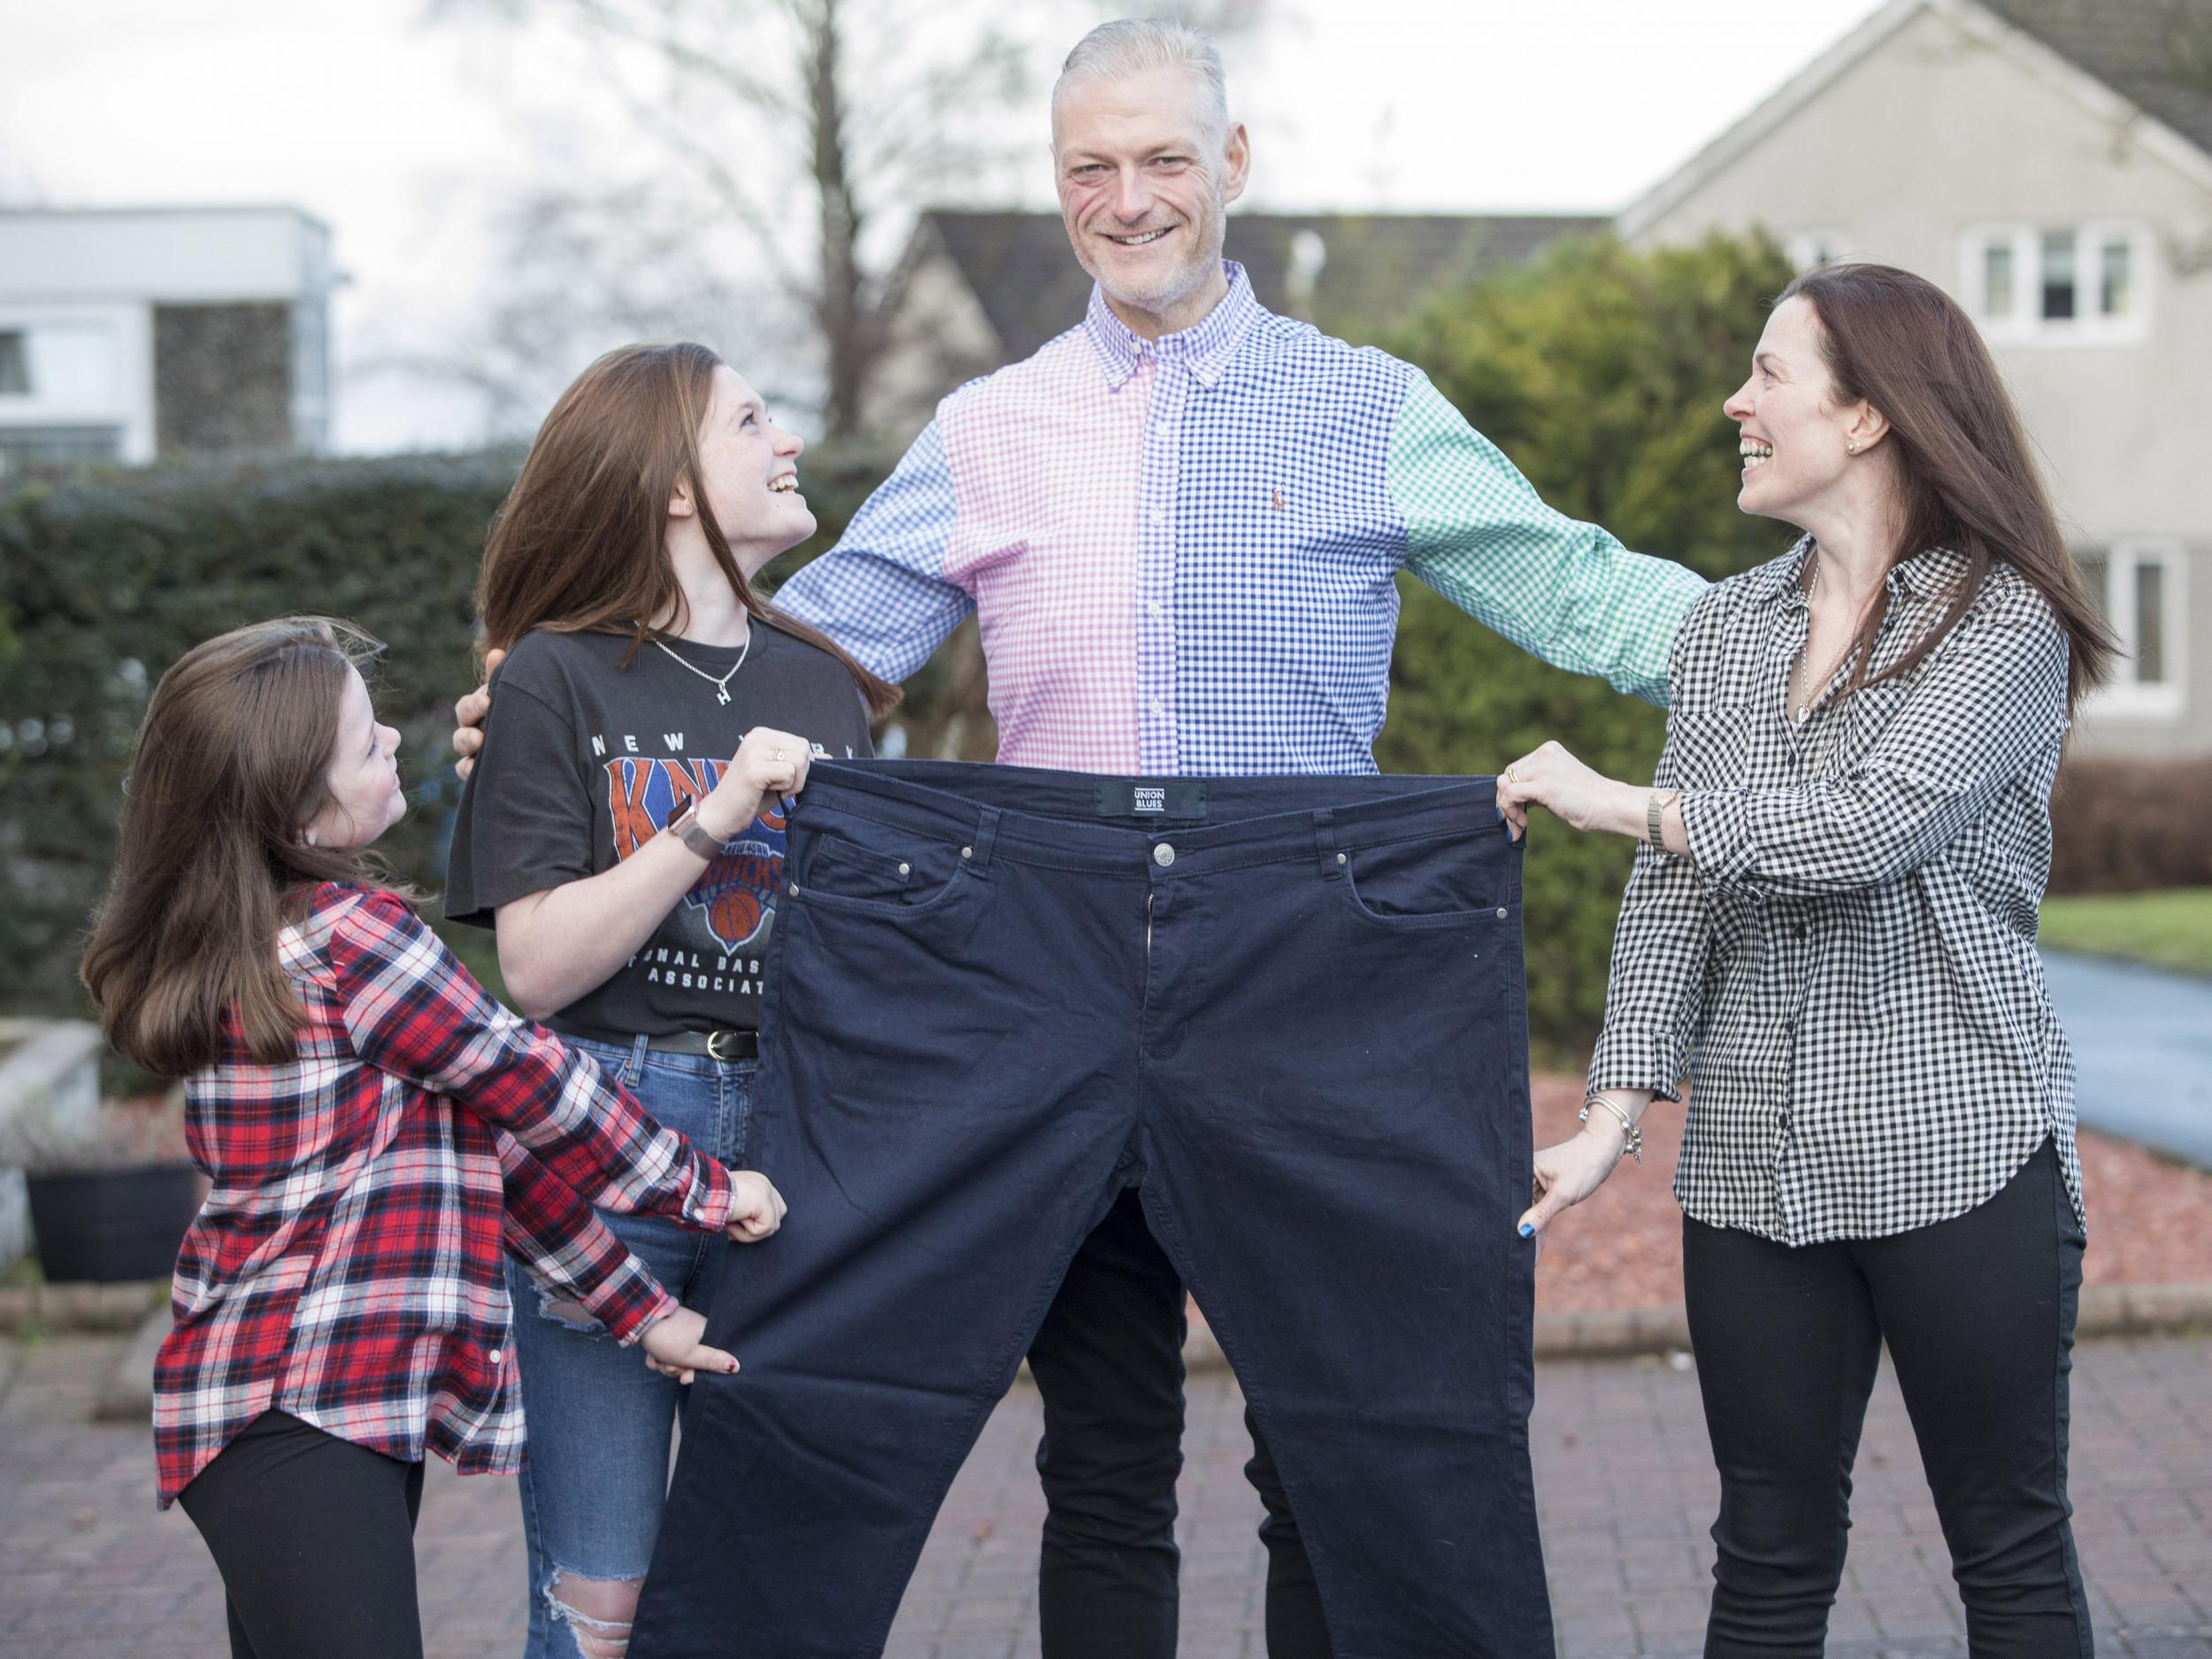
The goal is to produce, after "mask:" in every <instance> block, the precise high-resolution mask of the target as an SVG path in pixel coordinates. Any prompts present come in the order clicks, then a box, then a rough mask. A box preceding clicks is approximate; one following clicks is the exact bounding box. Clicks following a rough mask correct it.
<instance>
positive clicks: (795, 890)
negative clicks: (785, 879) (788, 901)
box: [785, 881, 799, 898]
mask: <svg viewBox="0 0 2212 1659" xmlns="http://www.w3.org/2000/svg"><path fill="white" fill-rule="evenodd" d="M785 891H786V892H787V893H789V894H790V895H792V897H794V898H796V897H797V896H798V895H799V884H798V883H797V882H795V881H794V882H793V883H792V884H791V885H790V886H789V887H787V888H786V889H785Z"/></svg>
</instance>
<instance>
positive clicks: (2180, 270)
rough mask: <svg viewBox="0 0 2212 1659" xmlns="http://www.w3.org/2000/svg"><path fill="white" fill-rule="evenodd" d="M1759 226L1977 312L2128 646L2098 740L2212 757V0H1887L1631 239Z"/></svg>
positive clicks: (1748, 121) (2093, 740) (1705, 158)
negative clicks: (1910, 280)
mask: <svg viewBox="0 0 2212 1659" xmlns="http://www.w3.org/2000/svg"><path fill="white" fill-rule="evenodd" d="M1755 225H1763V226H1764V227H1767V228H1769V229H1770V230H1772V231H1774V232H1775V233H1776V234H1778V235H1779V236H1781V237H1782V238H1783V240H1784V242H1785V243H1786V245H1787V246H1788V247H1789V248H1790V249H1791V250H1792V251H1793V254H1794V255H1795V257H1797V259H1798V261H1799V263H1800V265H1810V264H1813V263H1815V262H1817V261H1821V260H1826V259H1833V258H1838V257H1860V258H1867V259H1878V260H1882V261H1885V262H1886V263H1889V264H1892V265H1902V266H1905V267H1906V268H1908V269H1909V270H1913V271H1916V272H1918V273H1921V274H1922V275H1924V276H1926V277H1928V278H1930V279H1932V280H1935V281H1937V282H1939V283H1941V284H1942V285H1943V287H1944V288H1946V289H1947V291H1948V292H1950V293H1951V294H1952V295H1953V296H1955V297H1956V298H1957V299H1958V300H1959V301H1960V302H1961V303H1963V304H1964V305H1965V306H1966V308H1967V309H1968V311H1970V312H1971V313H1972V314H1973V315H1974V317H1975V318H1976V319H1978V321H1979V322H1980V325H1981V327H1982V329H1983V332H1984V334H1985V337H1986V338H1987V340H1988V341H1989V343H1990V345H1991V347H1992V348H1993V351H1994V353H1995V355H1996V357H1997V359H1998V362H1999V365H2000V366H2001V368H2002V370H2003V371H2004V373H2005V375H2006V377H2007V378H2008V380H2009V381H2010V382H2011V384H2012V387H2013V388H2014V390H2015V392H2016V394H2017V396H2018V397H2019V399H2020V403H2021V406H2022V409H2023V411H2024V414H2025V417H2026V419H2027V423H2028V426H2029V430H2030V432H2031V433H2032V435H2033V437H2034V438H2035V440H2036V442H2037V443H2038V445H2039V447H2040V449H2041V450H2042V452H2043V455H2044V457H2045V460H2046V462H2047V475H2048V479H2049V481H2050V485H2051V488H2052V493H2053V496H2054V499H2055V503H2056V504H2057V507H2058V510H2059V512H2060V516H2061V518H2062V520H2063V521H2064V523H2065V525H2066V526H2067V529H2068V533H2069V534H2070V537H2071V539H2072V541H2073V543H2074V546H2075V550H2076V552H2077V554H2078V557H2080V558H2081V559H2082V560H2083V562H2084V565H2085V568H2086V569H2087V570H2088V571H2089V572H2091V574H2092V576H2093V579H2094V580H2095V581H2096V582H2097V584H2098V586H2099V588H2100V589H2101V594H2102V596H2103V599H2104V603H2105V608H2106V613H2107V615H2108V618H2109V619H2110V620H2111V622H2112V624H2113V626H2114V627H2115V628H2116V631H2117V632H2118V633H2119V634H2120V636H2121V638H2122V641H2123V643H2124V647H2125V649H2126V650H2127V652H2128V660H2127V661H2126V662H2125V663H2124V664H2122V665H2121V669H2120V673H2119V676H2118V679H2117V681H2116V683H2115V684H2114V685H2113V686H2111V687H2109V688H2108V689H2107V690H2106V691H2104V692H2103V693H2102V694H2101V695H2099V696H2098V697H2097V698H2096V699H2095V701H2094V702H2093V703H2091V704H2090V705H2088V706H2086V707H2085V710H2084V711H2083V718H2082V721H2081V731H2080V741H2081V743H2082V745H2083V747H2084V749H2086V750H2092V751H2094V752H2098V753H2105V754H2137V755H2143V756H2168V757H2179V756H2185V755H2194V754H2202V753H2205V752H2207V751H2212V403H2208V400H2207V394H2206V388H2205V383H2206V381H2207V380H2208V378H2212V0H1893V4H1889V5H1886V6H1885V7H1884V8H1883V9H1882V10H1881V11H1879V12H1876V13H1875V14H1874V15H1873V16H1872V17H1871V18H1870V19H1868V20H1867V21H1866V22H1865V23H1864V24H1863V25H1862V26H1861V27H1859V28H1858V29H1856V30H1855V31H1854V32H1853V33H1852V34H1851V35H1848V36H1847V37H1846V38H1845V39H1844V40H1842V41H1841V42H1839V43H1838V44H1837V45H1836V46H1835V47H1833V48H1832V50H1830V51H1828V52H1827V53H1826V54H1825V55H1824V56H1823V57H1822V58H1820V59H1818V60H1817V61H1816V62H1815V63H1813V64H1811V65H1809V66H1808V67H1807V68H1806V69H1805V70H1804V71H1803V72H1802V73H1800V74H1799V75H1797V76H1796V77H1795V78H1794V79H1793V80H1792V81H1788V82H1787V83H1786V84H1785V85H1784V86H1782V87H1780V88H1778V89H1777V90H1776V91H1775V92H1774V94H1773V95H1772V96H1770V97H1769V98H1768V99H1767V100H1766V101H1765V102H1764V103H1763V104H1760V105H1759V106H1758V107H1757V108H1756V109H1755V110H1754V111H1752V112H1751V113H1750V114H1749V115H1747V116H1746V117H1745V118H1744V119H1742V120H1740V121H1739V122H1738V123H1737V124H1736V125H1735V126H1733V127H1731V128H1730V129H1729V130H1728V131H1726V132H1725V133H1724V134H1721V135H1720V137H1718V138H1717V139H1716V140H1715V141H1714V142H1712V143H1711V144H1709V145H1708V146H1707V147H1706V148H1705V149H1704V150H1702V151H1701V152H1700V153H1699V154H1698V155H1697V156H1695V157H1693V158H1692V159H1691V160H1690V161H1689V162H1688V163H1687V164H1686V165H1684V166H1682V167H1681V168H1679V169H1678V170H1677V171H1676V172H1675V173H1673V174H1672V175H1671V176H1670V177H1668V178H1667V179H1665V180H1663V181H1661V182H1660V183H1659V184H1658V185H1657V186H1656V187H1655V188H1653V189H1652V190H1651V191H1650V192H1649V193H1647V195H1646V196H1643V197H1642V198H1641V199H1640V201H1638V202H1636V203H1635V204H1632V206H1631V207H1630V208H1629V209H1628V210H1627V211H1626V212H1624V214H1623V215H1622V218H1621V220H1620V230H1621V234H1622V235H1623V236H1624V237H1625V238H1626V239H1627V240H1628V241H1630V242H1632V243H1636V244H1640V245H1647V246H1648V245H1652V244H1663V243H1681V242H1691V241H1694V240H1696V239H1697V238H1699V237H1701V236H1702V235H1704V234H1706V233H1707V232H1709V231H1710V230H1714V229H1726V230H1743V229H1747V228H1748V227H1752V226H1755Z"/></svg>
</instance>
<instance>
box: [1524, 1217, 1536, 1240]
mask: <svg viewBox="0 0 2212 1659" xmlns="http://www.w3.org/2000/svg"><path fill="white" fill-rule="evenodd" d="M1521 1236H1522V1237H1523V1238H1524V1239H1532V1238H1534V1237H1535V1236H1536V1229H1535V1228H1534V1227H1532V1226H1531V1225H1529V1224H1528V1223H1527V1222H1525V1221H1524V1222H1523V1223H1522V1224H1521Z"/></svg>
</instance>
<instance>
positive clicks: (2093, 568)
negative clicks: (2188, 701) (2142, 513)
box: [2076, 541, 2187, 715]
mask: <svg viewBox="0 0 2212 1659" xmlns="http://www.w3.org/2000/svg"><path fill="white" fill-rule="evenodd" d="M2076 563H2077V564H2078V565H2079V566H2080V568H2081V573H2082V580H2083V581H2084V582H2085V584H2086V585H2087V587H2088V588H2089V593H2090V596H2091V597H2092V598H2093V599H2094V600H2095V601H2096V602H2097V606H2098V609H2099V610H2100V611H2102V612H2103V614H2104V618H2105V621H2106V622H2107V623H2108V624H2109V625H2110V626H2111V628H2112V632H2113V633H2114V634H2115V635H2116V636H2117V638H2118V640H2119V643H2120V659H2119V660H2118V661H2117V662H2116V663H2115V664H2113V672H2112V676H2111V679H2110V680H2108V682H2107V683H2106V685H2105V687H2104V688H2103V689H2102V690H2101V692H2100V693H2099V694H2098V696H2097V707H2098V708H2099V709H2101V710H2106V711H2108V712H2111V713H2114V714H2143V715H2177V714H2179V713H2180V712H2181V699H2182V691H2183V683H2182V682H2183V679H2184V671H2185V657H2184V650H2183V644H2182V625H2183V619H2184V618H2183V611H2184V599H2183V593H2182V588H2183V584H2184V582H2185V578H2186V574H2187V571H2186V566H2185V564H2184V562H2183V555H2182V550H2181V549H2180V548H2179V547H2178V546H2177V545H2176V544H2175V543H2173V542H2170V541H2120V542H2116V543H2115V544H2114V545H2113V546H2112V548H2111V549H2109V550H2108V551H2096V552H2088V553H2084V554H2081V555H2079V556H2078V557H2077V559H2076Z"/></svg>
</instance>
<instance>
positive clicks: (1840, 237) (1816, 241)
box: [1784, 230, 1852, 275]
mask: <svg viewBox="0 0 2212 1659" xmlns="http://www.w3.org/2000/svg"><path fill="white" fill-rule="evenodd" d="M1784 245H1785V247H1786V250H1787V251H1788V253H1789V257H1790V264H1791V265H1792V266H1793V268H1794V269H1795V270H1796V271H1797V273H1799V274H1800V275H1802V274H1804V273H1806V272H1808V271H1810V270H1813V269H1814V268H1816V266H1818V265H1822V264H1823V263H1825V264H1828V265H1834V264H1837V263H1839V261H1841V260H1845V259H1848V258H1850V257H1852V250H1851V238H1850V237H1848V236H1847V235H1846V234H1844V233H1843V232H1841V231H1839V230H1793V231H1792V232H1791V233H1790V234H1789V238H1788V240H1787V242H1786V243H1785V244H1784ZM1823 248H1827V249H1830V250H1832V251H1831V252H1830V254H1829V255H1828V257H1827V259H1826V260H1825V261H1823V260H1822V259H1821V257H1820V250H1822V249H1823Z"/></svg>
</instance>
